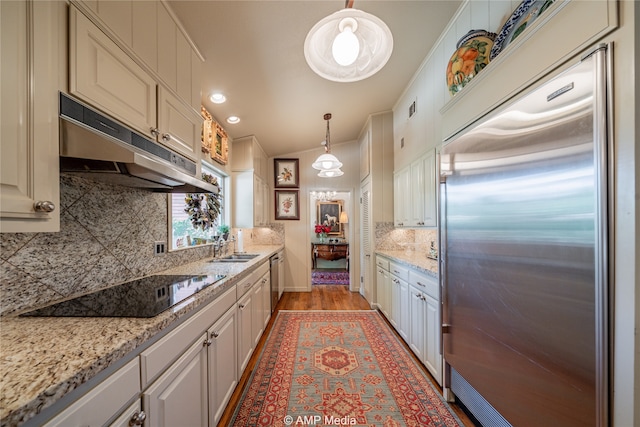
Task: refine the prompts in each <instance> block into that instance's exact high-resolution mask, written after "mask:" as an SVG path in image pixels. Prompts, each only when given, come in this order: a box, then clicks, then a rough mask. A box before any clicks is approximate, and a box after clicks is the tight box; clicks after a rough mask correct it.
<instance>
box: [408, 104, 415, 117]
mask: <svg viewBox="0 0 640 427" xmlns="http://www.w3.org/2000/svg"><path fill="white" fill-rule="evenodd" d="M415 113H416V101H413V102H412V103H411V105H409V118H411V117H413V115H414V114H415Z"/></svg>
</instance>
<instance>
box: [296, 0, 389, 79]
mask: <svg viewBox="0 0 640 427" xmlns="http://www.w3.org/2000/svg"><path fill="white" fill-rule="evenodd" d="M353 2H354V0H346V2H345V8H344V9H342V10H339V11H337V12H335V13H333V14H331V15H329V16H327V17H325V18H323V19H321V20H320V21H319V22H318V23H317V24H316V25H314V26H313V27H312V28H311V30H310V31H309V34H307V38H306V39H305V41H304V56H305V58H306V60H307V63H308V64H309V67H311V69H312V70H313V71H314V72H315V73H316V74H318V75H319V76H320V77H323V78H325V79H327V80H332V81H336V82H356V81H358V80H363V79H366V78H367V77H370V76H372V75H374V74H375V73H377V72H378V71H380V69H382V67H384V65H385V64H386V63H387V61H388V60H389V58H390V57H391V52H392V51H393V36H392V34H391V30H389V27H388V26H387V25H386V24H385V23H384V22H383V21H382V20H381V19H380V18H378V17H376V16H374V15H371V14H369V13H366V12H364V11H362V10H358V9H353Z"/></svg>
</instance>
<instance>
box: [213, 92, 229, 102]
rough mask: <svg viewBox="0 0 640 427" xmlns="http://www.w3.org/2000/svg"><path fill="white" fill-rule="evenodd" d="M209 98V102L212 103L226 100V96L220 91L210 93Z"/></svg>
mask: <svg viewBox="0 0 640 427" xmlns="http://www.w3.org/2000/svg"><path fill="white" fill-rule="evenodd" d="M209 99H210V100H211V102H213V103H214V104H222V103H223V102H224V101H226V100H227V97H226V96H224V95H223V94H221V93H212V94H211V96H210V97H209Z"/></svg>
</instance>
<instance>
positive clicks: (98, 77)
mask: <svg viewBox="0 0 640 427" xmlns="http://www.w3.org/2000/svg"><path fill="white" fill-rule="evenodd" d="M135 3H137V2H135ZM138 7H142V8H143V9H142V10H141V11H138V9H137V8H138ZM149 7H150V6H149V5H142V6H138V5H136V11H138V13H143V12H144V11H146V10H147V8H149ZM156 10H157V11H160V10H164V12H165V13H167V11H166V9H164V6H157V7H156ZM129 15H130V16H131V13H130V14H129ZM69 16H70V18H69V28H70V53H69V64H70V67H69V92H70V93H71V94H73V95H74V96H76V97H78V98H80V99H82V100H83V101H85V102H87V103H88V104H90V105H92V106H93V107H96V108H98V109H100V110H102V111H103V112H105V113H106V114H108V115H109V116H111V117H113V118H115V119H117V120H119V121H121V122H122V123H124V124H126V125H128V126H130V127H131V128H133V129H134V130H137V131H138V132H140V133H141V134H143V135H146V136H147V137H148V138H150V139H153V140H156V141H157V142H158V143H160V144H163V145H165V146H167V147H169V148H172V149H173V150H175V151H177V152H178V153H180V154H182V155H184V156H185V157H187V158H189V159H191V160H194V161H196V162H197V161H198V160H199V159H200V151H201V150H200V144H201V142H200V134H201V130H202V117H201V116H200V108H199V106H198V107H197V108H196V106H195V105H194V102H193V101H194V100H193V97H194V93H195V90H194V89H193V87H192V84H197V85H198V92H199V82H192V78H194V77H195V78H199V77H197V76H199V73H198V72H194V71H193V70H192V67H195V68H197V67H198V66H199V65H198V64H197V63H196V64H194V63H193V60H194V57H193V56H192V51H191V49H190V48H189V47H190V45H189V43H188V42H186V38H185V36H182V38H181V40H183V39H184V40H183V43H181V46H183V48H184V51H185V53H182V55H181V56H182V58H181V60H185V61H186V62H187V65H184V66H182V67H183V68H184V70H182V72H181V74H180V75H181V76H182V75H184V78H183V79H182V80H181V81H183V83H181V85H180V88H179V89H180V90H179V91H178V86H177V83H175V82H174V85H173V87H171V86H168V87H170V88H171V90H169V89H167V87H165V86H164V85H163V84H158V82H157V79H156V77H154V75H152V74H150V73H149V72H148V71H147V70H145V69H144V68H143V67H141V66H140V65H139V63H138V62H139V61H137V60H136V57H132V56H131V55H130V54H129V53H128V52H126V51H124V50H123V49H122V48H121V47H120V46H118V44H117V43H116V42H114V41H113V40H112V39H111V38H110V36H109V35H108V34H107V33H105V32H104V30H103V29H101V28H99V27H98V26H96V25H95V24H94V23H93V22H91V20H90V19H89V18H88V17H86V16H85V15H84V14H83V13H82V12H80V11H79V10H78V9H76V8H75V7H71V8H70V15H69ZM136 16H137V15H136ZM158 16H160V14H159V15H158ZM167 16H168V15H167ZM169 18H170V17H169ZM169 22H171V23H172V25H173V27H176V24H175V23H174V22H173V21H172V20H171V19H169ZM108 30H109V28H107V31H108ZM158 33H159V35H158V37H160V36H161V35H163V34H165V33H164V32H158ZM160 33H161V34H160ZM180 34H182V33H180ZM158 43H160V41H158ZM140 44H141V46H140V49H143V46H147V45H149V44H151V41H149V40H146V39H145V40H142V41H140ZM172 46H176V42H175V41H174V42H173V44H172ZM185 46H186V47H185ZM170 51H171V52H173V53H174V56H175V48H174V49H173V50H171V49H170ZM144 52H145V51H143V55H145V56H146V57H147V60H152V57H153V56H154V55H153V54H148V55H147V54H146V53H144ZM163 58H164V57H163ZM196 59H197V58H196ZM172 67H173V69H177V67H178V66H177V65H176V61H175V60H174V61H173V62H172ZM149 68H151V69H153V67H149ZM176 75H177V74H176ZM174 80H175V79H174ZM176 94H177V95H176Z"/></svg>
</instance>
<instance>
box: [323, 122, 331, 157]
mask: <svg viewBox="0 0 640 427" xmlns="http://www.w3.org/2000/svg"><path fill="white" fill-rule="evenodd" d="M324 119H325V120H326V121H327V135H326V136H325V142H326V144H325V146H324V151H325V153H330V152H331V135H330V134H329V120H331V113H327V114H325V115H324Z"/></svg>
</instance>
